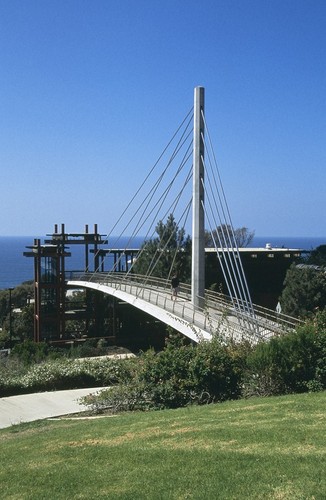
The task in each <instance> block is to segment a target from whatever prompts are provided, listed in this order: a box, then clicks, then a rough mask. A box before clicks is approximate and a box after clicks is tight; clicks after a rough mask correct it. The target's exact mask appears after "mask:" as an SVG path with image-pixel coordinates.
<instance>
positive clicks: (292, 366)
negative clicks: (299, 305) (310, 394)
mask: <svg viewBox="0 0 326 500" xmlns="http://www.w3.org/2000/svg"><path fill="white" fill-rule="evenodd" d="M325 325H326V314H325V312H323V313H321V314H319V315H317V316H316V317H315V319H314V320H313V321H309V322H307V323H305V325H303V326H302V327H299V328H298V329H297V331H295V332H292V333H288V334H287V335H284V336H282V337H275V338H273V339H271V340H270V341H269V342H266V343H261V344H259V345H258V346H257V347H256V349H254V351H253V352H252V353H251V354H250V355H249V356H248V372H247V381H246V389H245V393H246V395H252V394H257V395H272V394H284V393H291V392H304V391H306V390H317V389H318V388H319V389H322V388H325V387H326V364H325V363H326V361H325V360H326V328H325Z"/></svg>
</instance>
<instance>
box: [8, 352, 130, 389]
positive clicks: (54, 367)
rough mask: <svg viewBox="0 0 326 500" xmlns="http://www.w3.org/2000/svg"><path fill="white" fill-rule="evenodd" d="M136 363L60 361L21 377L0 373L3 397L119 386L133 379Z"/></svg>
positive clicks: (31, 370) (35, 369)
mask: <svg viewBox="0 0 326 500" xmlns="http://www.w3.org/2000/svg"><path fill="white" fill-rule="evenodd" d="M132 366H133V361H132V360H120V359H105V360H74V359H66V358H63V359H59V360H51V361H48V362H46V363H45V362H44V363H39V364H34V365H33V366H31V367H28V368H27V369H25V371H24V372H20V373H17V374H16V373H13V372H11V373H8V371H7V372H5V371H4V370H1V372H0V396H9V395H13V394H19V393H30V392H39V391H52V390H59V389H76V388H81V387H95V386H105V385H111V384H116V383H117V382H119V381H121V380H126V379H130V378H131V377H132V375H131V374H132V370H133V368H132Z"/></svg>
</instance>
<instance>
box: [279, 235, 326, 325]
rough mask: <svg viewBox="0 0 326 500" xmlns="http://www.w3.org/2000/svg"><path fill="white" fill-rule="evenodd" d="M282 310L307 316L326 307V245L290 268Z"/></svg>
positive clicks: (296, 315)
mask: <svg viewBox="0 0 326 500" xmlns="http://www.w3.org/2000/svg"><path fill="white" fill-rule="evenodd" d="M281 306H282V312H283V313H285V314H289V315H291V316H295V317H301V318H306V317H309V316H310V315H312V314H313V313H315V312H316V311H323V310H324V309H325V307H326V245H321V246H320V247H317V248H316V249H315V250H314V251H313V252H311V254H310V256H309V258H308V259H307V261H305V262H304V263H301V264H297V265H296V264H292V266H291V267H290V268H289V269H288V271H287V274H286V277H285V281H284V289H283V292H282V295H281Z"/></svg>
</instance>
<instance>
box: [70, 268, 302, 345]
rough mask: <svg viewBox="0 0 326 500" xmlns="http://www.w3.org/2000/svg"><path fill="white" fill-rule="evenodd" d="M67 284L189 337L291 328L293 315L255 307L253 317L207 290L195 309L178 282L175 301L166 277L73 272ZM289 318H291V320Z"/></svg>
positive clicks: (259, 335)
mask: <svg viewBox="0 0 326 500" xmlns="http://www.w3.org/2000/svg"><path fill="white" fill-rule="evenodd" d="M68 285H69V286H74V287H76V288H84V287H85V288H92V289H94V290H98V291H101V292H103V293H107V294H109V295H112V296H114V297H116V298H118V299H120V300H123V301H125V302H127V303H129V304H131V305H133V306H134V307H137V308H139V309H141V310H143V311H144V312H146V313H148V314H150V315H151V316H153V317H155V318H157V319H158V320H160V321H163V322H164V323H166V324H167V325H169V326H171V327H173V328H174V329H176V330H178V331H179V332H181V333H182V334H183V335H185V336H187V337H188V338H190V339H191V340H193V341H195V342H198V341H199V340H201V339H205V340H209V339H211V338H212V335H214V334H219V335H221V336H222V337H224V338H232V339H234V340H236V341H239V340H241V339H247V340H250V341H251V342H257V341H259V340H261V339H264V338H270V337H271V336H273V335H275V334H281V333H284V331H285V330H288V329H289V328H293V327H294V323H293V321H294V320H293V318H288V317H286V316H283V317H281V316H280V315H277V314H276V313H275V312H274V311H268V310H267V309H263V308H258V309H260V310H258V311H255V316H254V317H252V316H251V315H250V314H249V313H248V312H246V310H245V309H244V310H243V311H242V312H241V311H238V310H235V308H234V307H233V305H232V303H231V302H230V299H229V298H227V297H225V296H224V295H222V294H216V293H212V292H210V291H207V295H205V296H206V299H205V307H204V308H203V309H201V308H194V306H193V304H192V303H191V301H190V288H189V286H188V285H185V284H181V286H180V293H179V295H178V298H177V300H176V301H174V300H172V297H171V290H170V287H169V284H168V283H167V281H166V280H160V279H158V278H146V277H145V276H137V275H129V276H126V274H124V273H111V274H107V273H95V274H91V273H78V274H77V273H73V275H72V276H71V279H69V280H68ZM291 320H292V321H291Z"/></svg>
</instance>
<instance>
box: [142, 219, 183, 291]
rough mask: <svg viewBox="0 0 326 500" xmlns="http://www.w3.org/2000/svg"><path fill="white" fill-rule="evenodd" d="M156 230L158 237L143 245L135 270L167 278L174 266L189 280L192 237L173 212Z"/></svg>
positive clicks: (181, 276) (179, 273) (181, 277)
mask: <svg viewBox="0 0 326 500" xmlns="http://www.w3.org/2000/svg"><path fill="white" fill-rule="evenodd" d="M155 231H156V233H157V235H158V237H156V238H153V239H151V240H149V241H146V242H145V243H144V244H143V245H142V247H141V252H140V255H139V257H138V258H137V261H136V263H135V264H134V266H133V271H134V272H135V273H136V274H144V275H147V274H151V275H153V276H157V277H159V278H167V277H168V276H169V273H170V272H171V270H172V267H173V269H174V270H175V271H177V272H178V275H179V278H180V279H181V280H182V281H189V276H190V274H191V272H190V266H191V264H190V255H191V251H190V247H191V241H190V237H189V236H186V235H185V231H184V229H179V228H178V225H177V223H176V221H175V219H174V216H173V214H170V215H169V216H168V218H167V221H166V223H164V222H163V221H159V222H158V224H157V226H156V228H155Z"/></svg>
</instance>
